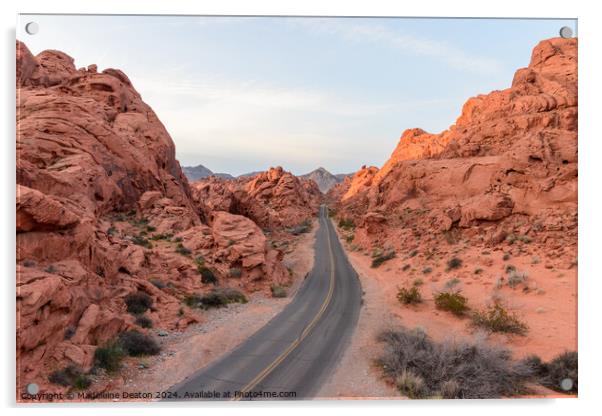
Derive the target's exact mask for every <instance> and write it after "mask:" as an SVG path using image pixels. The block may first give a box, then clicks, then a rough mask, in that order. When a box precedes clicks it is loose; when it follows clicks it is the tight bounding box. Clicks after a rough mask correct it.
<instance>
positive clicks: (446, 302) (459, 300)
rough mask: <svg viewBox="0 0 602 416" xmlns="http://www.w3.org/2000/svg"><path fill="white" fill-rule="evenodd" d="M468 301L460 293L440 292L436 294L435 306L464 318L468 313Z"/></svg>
mask: <svg viewBox="0 0 602 416" xmlns="http://www.w3.org/2000/svg"><path fill="white" fill-rule="evenodd" d="M467 303H468V299H466V297H465V296H464V295H462V294H461V293H460V292H459V291H455V292H439V293H437V294H435V306H436V307H437V309H441V310H443V311H448V312H451V313H453V314H454V315H456V316H462V315H464V314H465V313H466V311H468V309H469V308H468V305H467Z"/></svg>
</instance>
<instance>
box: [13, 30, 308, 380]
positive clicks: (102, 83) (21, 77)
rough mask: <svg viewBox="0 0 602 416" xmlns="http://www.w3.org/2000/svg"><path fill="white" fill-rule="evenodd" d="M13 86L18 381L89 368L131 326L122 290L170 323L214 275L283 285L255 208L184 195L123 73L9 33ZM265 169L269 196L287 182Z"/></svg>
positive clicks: (161, 325) (246, 283)
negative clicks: (147, 300)
mask: <svg viewBox="0 0 602 416" xmlns="http://www.w3.org/2000/svg"><path fill="white" fill-rule="evenodd" d="M16 84H17V142H16V147H17V199H16V220H17V221H16V223H17V224H16V233H17V236H16V240H17V319H18V322H17V361H18V363H19V365H18V370H17V372H18V374H17V377H18V379H17V388H18V389H19V391H21V390H22V389H23V387H24V385H25V384H27V383H31V382H35V383H37V384H39V385H40V386H42V387H43V388H44V391H52V389H60V387H57V386H55V385H52V386H51V385H49V383H48V378H47V377H48V374H49V373H50V372H52V371H54V370H57V369H60V368H64V367H65V366H67V365H70V364H75V365H77V366H80V367H82V368H84V369H89V368H90V366H91V365H92V358H93V355H94V351H95V350H96V348H97V347H98V346H99V345H102V344H104V343H105V342H107V341H108V340H110V339H113V338H115V337H116V336H117V335H118V334H119V333H120V332H121V331H123V330H125V329H128V328H132V327H134V326H135V322H134V320H135V318H134V316H132V315H131V314H129V313H127V310H126V305H125V301H124V300H125V297H126V296H127V295H128V294H131V293H133V292H138V291H142V292H145V293H146V294H147V295H148V296H150V297H151V299H152V303H153V307H152V308H151V309H150V310H148V311H147V312H146V315H147V317H148V318H150V319H151V320H152V321H153V324H154V327H155V328H158V329H162V330H177V329H182V328H185V327H186V326H187V325H188V324H190V323H191V322H195V321H197V320H199V319H202V313H199V312H196V311H193V310H192V309H189V308H187V307H185V306H184V305H183V303H182V300H183V299H184V298H186V296H189V295H190V294H192V293H203V292H205V291H208V290H210V289H211V288H212V287H213V284H214V283H217V284H220V285H227V286H236V287H240V288H242V289H244V290H266V291H267V290H269V286H270V285H271V284H272V283H273V282H277V283H286V279H288V278H289V277H288V271H287V270H286V269H285V268H284V267H283V266H282V264H281V262H280V260H281V259H282V253H281V252H280V251H278V250H275V249H274V248H273V247H272V246H271V244H269V243H268V241H267V240H266V237H265V236H264V235H263V232H262V230H261V229H260V228H259V227H258V226H257V225H256V224H255V223H253V221H252V220H250V219H249V218H245V217H242V216H237V215H231V214H229V213H226V212H214V211H213V210H212V209H207V207H206V206H204V205H202V204H201V205H199V204H197V203H196V202H194V201H193V199H192V194H191V189H190V186H189V184H188V181H187V179H186V178H185V176H184V175H183V173H182V170H181V169H180V165H179V163H178V161H177V160H176V158H175V147H174V143H173V141H172V140H171V138H170V136H169V134H168V133H167V131H166V130H165V128H164V126H163V124H162V123H161V121H160V120H159V118H158V117H157V115H156V114H155V113H154V112H153V110H152V109H151V108H150V107H149V106H148V105H146V104H145V103H144V102H143V101H142V99H141V97H140V95H139V94H138V92H137V91H136V90H135V88H134V87H133V85H132V83H131V81H130V80H129V79H128V77H127V76H126V75H125V74H123V73H122V72H121V71H119V70H116V69H106V70H104V71H102V72H98V70H97V68H96V66H95V65H91V66H89V67H88V68H84V69H76V68H75V67H74V65H73V59H72V58H70V57H69V56H67V55H66V54H64V53H62V52H58V51H44V52H42V53H40V54H39V55H37V56H35V57H34V56H33V55H32V54H31V53H30V52H29V50H28V49H27V47H26V46H25V45H24V44H23V43H21V42H17V78H16ZM281 173H282V172H281ZM282 174H283V173H282ZM270 178H271V179H270V180H274V181H275V186H276V189H277V190H275V191H274V192H275V194H280V195H283V194H285V193H286V192H289V191H290V190H289V189H288V186H289V185H287V182H286V180H282V181H279V180H277V178H275V177H273V176H270ZM281 182H282V183H281ZM276 184H277V185H276ZM295 186H296V185H295ZM250 189H252V187H251V188H250ZM299 189H302V187H299ZM291 192H293V193H294V191H291ZM299 192H302V191H299ZM259 194H260V193H259ZM259 194H254V195H259ZM305 195H306V194H305V193H301V194H300V196H299V197H300V198H301V196H305ZM275 201H276V202H278V201H279V200H278V197H275ZM295 202H298V200H295ZM280 203H282V201H280ZM215 208H216V209H217V208H218V207H215ZM304 212H305V211H304ZM288 214H289V213H288V212H286V213H285V214H283V215H288ZM205 269H208V270H210V271H211V273H212V274H213V276H214V277H215V280H216V281H207V282H203V279H202V278H201V274H202V272H203V271H204V270H205ZM233 270H235V271H236V272H233ZM205 273H206V272H205ZM137 330H141V331H144V329H141V328H138V327H137Z"/></svg>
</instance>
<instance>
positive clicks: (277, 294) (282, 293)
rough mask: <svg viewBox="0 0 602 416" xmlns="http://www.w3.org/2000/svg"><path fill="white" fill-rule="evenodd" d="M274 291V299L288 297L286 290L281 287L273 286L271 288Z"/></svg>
mask: <svg viewBox="0 0 602 416" xmlns="http://www.w3.org/2000/svg"><path fill="white" fill-rule="evenodd" d="M270 290H271V291H272V297H274V298H285V297H286V289H285V288H283V287H282V286H279V285H272V286H271V287H270Z"/></svg>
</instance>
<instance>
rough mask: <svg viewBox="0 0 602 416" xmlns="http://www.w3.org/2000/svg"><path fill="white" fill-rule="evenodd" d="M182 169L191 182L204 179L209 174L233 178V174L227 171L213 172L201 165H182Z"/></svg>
mask: <svg viewBox="0 0 602 416" xmlns="http://www.w3.org/2000/svg"><path fill="white" fill-rule="evenodd" d="M182 171H183V172H184V175H186V178H188V180H189V181H191V182H194V181H198V180H199V179H205V178H208V177H209V176H217V177H218V178H223V179H234V176H232V175H230V174H228V173H213V172H212V171H211V170H210V169H208V168H206V167H205V166H203V165H197V166H184V167H183V168H182Z"/></svg>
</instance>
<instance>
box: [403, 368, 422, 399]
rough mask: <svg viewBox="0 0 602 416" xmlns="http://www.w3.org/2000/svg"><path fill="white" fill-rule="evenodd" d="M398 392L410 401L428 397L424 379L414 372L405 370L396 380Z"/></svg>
mask: <svg viewBox="0 0 602 416" xmlns="http://www.w3.org/2000/svg"><path fill="white" fill-rule="evenodd" d="M395 384H396V386H397V390H399V392H400V393H401V394H403V395H406V396H408V397H409V398H410V399H421V398H423V397H425V396H426V391H427V390H426V386H425V383H424V379H423V378H422V377H420V376H419V375H416V374H415V373H414V372H413V371H412V370H404V371H402V373H401V375H399V376H398V377H397V379H396V380H395Z"/></svg>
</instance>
